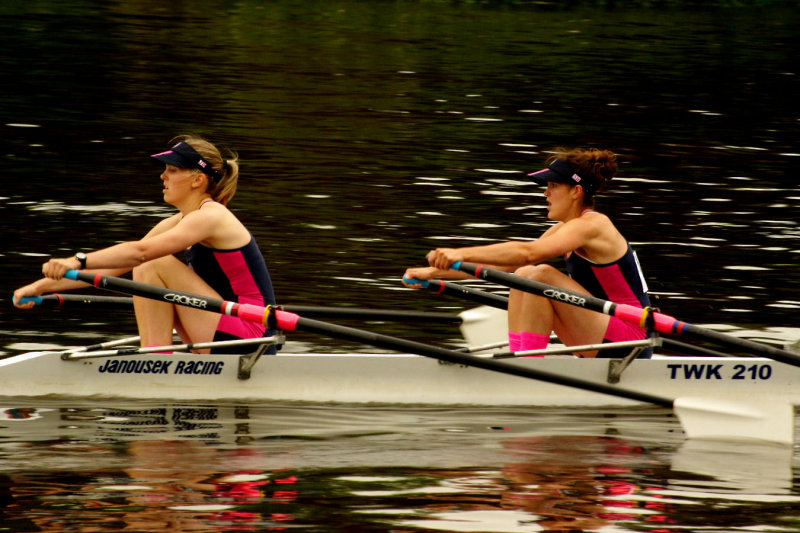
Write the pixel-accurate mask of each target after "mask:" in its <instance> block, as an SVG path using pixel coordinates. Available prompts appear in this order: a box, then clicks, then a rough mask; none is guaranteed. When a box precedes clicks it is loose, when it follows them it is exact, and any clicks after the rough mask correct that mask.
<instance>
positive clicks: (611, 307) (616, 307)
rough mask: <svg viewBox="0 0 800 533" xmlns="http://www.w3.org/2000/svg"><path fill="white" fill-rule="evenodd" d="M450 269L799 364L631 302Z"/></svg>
mask: <svg viewBox="0 0 800 533" xmlns="http://www.w3.org/2000/svg"><path fill="white" fill-rule="evenodd" d="M450 268H452V269H453V270H460V271H461V272H466V273H467V274H470V275H472V276H475V277H476V278H480V279H483V280H485V281H489V282H492V283H497V284H499V285H503V286H505V287H509V288H511V289H517V290H520V291H525V292H529V293H531V294H536V295H538V296H543V297H545V298H549V299H551V300H555V301H558V302H563V303H566V304H569V305H574V306H577V307H582V308H584V309H589V310H592V311H597V312H599V313H604V314H606V315H610V316H614V317H617V318H619V319H621V320H624V321H626V322H630V323H632V324H636V325H638V326H639V327H640V328H646V327H650V328H652V329H654V330H655V331H657V332H659V333H665V334H671V335H681V336H686V337H693V338H696V339H702V340H706V341H711V342H715V343H717V344H721V345H723V346H731V347H734V348H739V349H741V350H744V351H748V352H750V353H753V354H755V355H760V356H763V357H767V358H770V359H774V360H776V361H780V362H782V363H786V364H788V365H794V366H800V355H798V354H794V353H792V352H788V351H786V350H781V349H780V348H775V347H774V346H768V345H766V344H761V343H758V342H753V341H750V340H747V339H740V338H738V337H734V336H732V335H726V334H724V333H720V332H718V331H713V330H710V329H706V328H703V327H701V326H696V325H694V324H689V323H688V322H682V321H680V320H677V319H675V318H673V317H671V316H669V315H665V314H663V313H659V312H657V311H653V310H652V309H650V308H644V309H643V308H641V307H635V306H633V305H628V304H618V303H614V302H610V301H608V300H603V299H602V298H597V297H594V296H589V295H586V294H582V293H579V292H574V291H570V290H567V289H562V288H560V287H555V286H553V285H548V284H546V283H542V282H540V281H535V280H531V279H528V278H524V277H522V276H518V275H516V274H509V273H508V272H503V271H502V270H497V269H494V268H489V267H486V266H483V265H474V264H470V263H463V262H461V261H457V262H455V263H453V265H452V266H451V267H450Z"/></svg>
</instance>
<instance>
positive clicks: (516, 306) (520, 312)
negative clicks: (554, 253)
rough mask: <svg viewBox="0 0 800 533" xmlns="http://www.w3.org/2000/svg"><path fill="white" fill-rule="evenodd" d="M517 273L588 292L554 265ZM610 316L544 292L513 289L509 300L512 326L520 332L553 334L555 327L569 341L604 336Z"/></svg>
mask: <svg viewBox="0 0 800 533" xmlns="http://www.w3.org/2000/svg"><path fill="white" fill-rule="evenodd" d="M515 274H517V275H520V276H523V277H526V278H528V279H533V280H536V281H540V282H542V283H546V284H548V285H554V286H556V287H560V288H562V289H569V290H571V291H575V292H581V293H583V294H588V291H587V290H586V289H584V288H583V287H582V286H581V285H580V284H578V283H577V282H575V280H573V279H572V278H570V277H569V276H567V275H566V274H563V273H562V272H560V271H558V270H557V269H555V268H553V267H551V266H550V265H536V266H526V267H522V268H520V269H518V270H517V271H516V272H515ZM608 320H609V317H608V316H607V315H604V314H602V313H597V312H594V311H589V310H587V309H582V308H580V307H576V306H574V305H569V304H566V303H562V302H557V301H554V300H551V299H549V298H545V297H543V296H536V295H534V294H530V293H527V292H523V291H518V290H511V292H510V293H509V300H508V329H509V331H512V332H516V333H520V332H523V331H528V332H531V333H537V334H540V335H549V334H550V332H551V331H554V332H555V334H556V335H558V338H559V339H560V340H561V342H563V343H564V344H566V345H575V344H593V343H599V342H602V340H603V335H605V332H606V329H607V328H608ZM582 355H583V356H584V357H594V356H595V355H597V352H596V351H594V352H587V353H584V354H582Z"/></svg>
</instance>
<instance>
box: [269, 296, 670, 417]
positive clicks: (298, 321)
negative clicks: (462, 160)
mask: <svg viewBox="0 0 800 533" xmlns="http://www.w3.org/2000/svg"><path fill="white" fill-rule="evenodd" d="M276 313H277V315H278V326H279V327H281V326H289V325H290V324H287V323H286V322H284V321H283V320H282V318H281V317H282V314H283V315H284V316H285V314H287V312H285V311H277V312H276ZM289 320H290V322H293V323H294V325H295V329H297V330H302V331H307V332H311V333H318V334H321V335H326V336H329V337H335V338H339V339H344V340H350V341H356V342H361V343H364V344H369V345H372V346H375V347H378V348H384V349H387V350H395V351H405V352H409V353H414V354H419V355H424V356H426V357H431V358H433V359H438V360H440V361H445V362H448V363H456V364H462V365H467V366H474V367H477V368H482V369H484V370H492V371H495V372H500V373H503V374H508V375H512V376H518V377H523V378H531V379H536V380H539V381H546V382H548V383H554V384H557V385H564V386H567V387H574V388H579V389H584V390H588V391H593V392H599V393H602V394H610V395H612V396H619V397H622V398H628V399H630V400H636V401H640V402H645V403H651V404H655V405H660V406H662V407H669V408H671V407H672V406H673V400H671V399H669V398H663V397H661V396H655V395H652V394H648V393H644V392H638V391H632V390H626V389H618V388H616V387H613V386H611V385H607V384H605V383H596V382H592V381H585V380H582V379H578V378H573V377H570V376H565V375H561V374H554V373H551V372H545V371H542V370H536V369H533V368H527V367H522V366H516V365H511V364H507V363H500V362H498V361H497V360H494V359H487V358H483V357H474V356H471V355H466V354H464V353H463V352H457V351H454V350H448V349H446V348H439V347H438V346H431V345H429V344H423V343H420V342H416V341H411V340H407V339H400V338H397V337H391V336H388V335H382V334H379V333H372V332H369V331H364V330H360V329H355V328H349V327H346V326H340V325H337V324H330V323H327V322H321V321H318V320H314V319H310V318H303V317H296V318H295V317H292V318H290V319H289ZM286 329H289V328H288V327H287V328H286Z"/></svg>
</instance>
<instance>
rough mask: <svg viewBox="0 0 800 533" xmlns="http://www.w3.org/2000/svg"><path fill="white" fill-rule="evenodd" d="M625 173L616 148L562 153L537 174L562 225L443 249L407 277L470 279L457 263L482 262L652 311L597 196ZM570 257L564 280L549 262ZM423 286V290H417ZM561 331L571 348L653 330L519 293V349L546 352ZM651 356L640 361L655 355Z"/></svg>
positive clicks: (511, 310)
mask: <svg viewBox="0 0 800 533" xmlns="http://www.w3.org/2000/svg"><path fill="white" fill-rule="evenodd" d="M616 172H617V158H616V155H615V154H614V153H612V152H610V151H608V150H598V149H594V148H591V149H583V148H578V149H573V150H569V151H560V152H559V153H558V155H556V156H553V157H552V158H550V160H549V165H548V167H547V168H546V169H544V170H540V171H538V172H534V173H532V174H529V176H530V177H531V178H532V179H533V180H534V181H536V182H537V183H541V184H543V185H547V190H546V191H545V193H544V195H545V197H546V198H547V217H548V218H549V219H550V220H554V221H556V224H555V225H553V226H551V227H550V228H549V229H548V230H547V231H545V232H544V233H543V234H542V235H541V236H540V237H539V238H538V239H536V240H535V241H508V242H502V243H497V244H490V245H487V246H474V247H467V248H437V249H436V250H432V251H431V252H429V253H428V254H427V256H426V257H427V259H428V263H429V264H430V266H429V267H420V268H410V269H408V270H407V271H406V273H405V276H406V277H407V278H417V279H422V280H429V279H434V278H440V277H441V278H463V277H465V276H464V275H462V274H460V273H458V272H455V271H453V270H450V269H449V268H450V265H452V264H453V263H455V262H456V261H464V262H468V263H480V264H484V265H487V266H493V267H495V268H498V269H501V270H505V271H507V272H514V273H516V274H518V275H520V276H524V277H526V278H529V279H533V280H536V281H540V282H542V283H546V284H548V285H554V286H556V287H561V288H564V289H569V290H572V291H575V292H580V293H583V294H590V295H592V296H595V297H597V298H603V299H606V300H611V301H613V302H616V303H625V304H630V305H635V306H637V307H644V306H647V305H649V298H648V296H647V284H646V283H645V280H644V276H643V275H642V270H641V268H640V265H639V261H638V259H637V257H636V253H635V252H634V251H633V249H632V248H631V246H630V245H629V244H628V241H627V240H625V237H623V236H622V234H621V233H620V232H619V231H618V230H617V228H616V227H615V226H614V224H613V223H612V222H611V220H610V219H609V218H608V217H607V216H606V215H604V214H602V213H599V212H597V211H595V210H594V199H595V194H596V193H598V192H602V191H604V190H606V188H607V186H608V183H609V182H610V181H611V179H612V178H613V177H614V175H615V174H616ZM561 256H563V257H564V258H565V259H566V263H567V265H566V266H567V273H568V274H564V273H562V272H561V271H559V270H558V269H556V268H554V267H553V266H551V265H549V264H543V262H544V261H547V260H549V259H553V258H556V257H561ZM409 286H412V287H418V285H409ZM551 332H555V334H556V335H557V336H558V338H559V339H560V340H561V342H563V343H564V344H566V345H579V344H597V343H600V342H616V341H627V340H639V339H644V338H645V337H646V336H647V333H646V332H645V330H643V329H640V328H638V327H636V326H633V325H630V324H628V323H626V322H623V321H622V320H620V319H618V318H615V317H609V316H608V315H604V314H601V313H597V312H594V311H589V310H586V309H583V308H580V307H575V306H572V305H569V304H566V303H562V302H557V301H554V300H551V299H548V298H544V297H542V296H536V295H534V294H530V293H527V292H522V291H518V290H511V292H510V294H509V302H508V339H509V349H510V350H511V351H519V350H536V349H541V348H545V347H546V346H547V343H548V341H549V337H550V333H551ZM627 353H629V350H627V349H624V350H623V349H612V350H601V351H599V353H598V351H592V352H586V353H582V354H580V355H582V356H584V357H595V356H597V355H599V356H601V357H619V356H624V355H626V354H627ZM651 353H652V352H651V350H646V351H644V352H642V354H641V355H640V357H649V356H650V355H651Z"/></svg>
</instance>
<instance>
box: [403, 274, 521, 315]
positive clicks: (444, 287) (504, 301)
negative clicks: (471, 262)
mask: <svg viewBox="0 0 800 533" xmlns="http://www.w3.org/2000/svg"><path fill="white" fill-rule="evenodd" d="M403 281H404V282H405V283H408V284H410V285H419V286H421V287H422V288H423V289H428V290H430V291H433V292H435V293H436V294H447V295H448V296H456V297H460V298H463V299H465V300H469V301H471V302H475V303H479V304H483V305H488V306H489V307H496V308H498V309H507V308H508V298H506V297H505V296H501V295H499V294H493V293H491V292H486V291H481V290H478V289H473V288H472V287H465V286H463V285H458V284H457V283H452V282H450V281H442V280H440V279H431V280H427V279H418V278H407V277H405V276H403Z"/></svg>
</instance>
